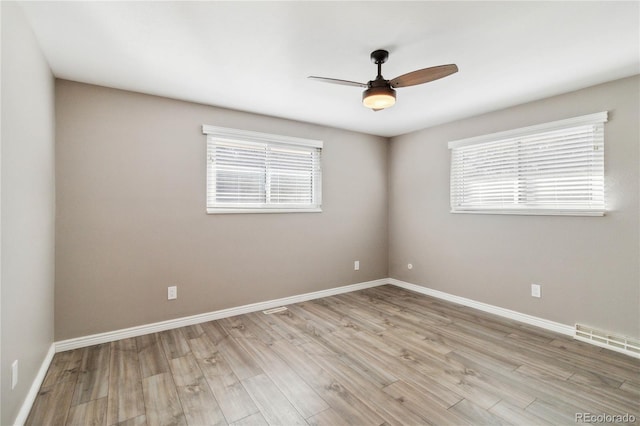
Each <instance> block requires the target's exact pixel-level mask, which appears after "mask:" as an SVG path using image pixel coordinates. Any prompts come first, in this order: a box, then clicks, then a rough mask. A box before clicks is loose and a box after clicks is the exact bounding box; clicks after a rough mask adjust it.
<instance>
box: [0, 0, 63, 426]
mask: <svg viewBox="0 0 640 426" xmlns="http://www.w3.org/2000/svg"><path fill="white" fill-rule="evenodd" d="M0 7H1V8H2V9H1V10H2V132H1V133H2V160H1V171H2V177H1V182H2V190H1V193H2V201H1V206H2V208H1V212H0V214H1V217H2V223H1V229H2V248H1V262H0V263H1V271H2V272H1V278H2V281H1V284H2V285H1V288H0V291H1V293H2V294H1V298H2V303H1V305H2V307H1V309H0V311H1V316H2V321H1V324H2V327H1V328H2V337H1V346H2V356H1V359H2V361H1V364H2V365H1V368H2V369H1V384H2V387H1V392H2V398H1V399H2V401H1V406H2V416H1V419H0V422H1V423H2V424H3V425H8V424H12V423H13V421H14V419H15V417H16V415H17V413H18V410H19V409H20V406H21V405H22V402H23V401H24V399H25V397H26V395H27V392H28V391H29V388H30V386H31V384H32V383H33V380H34V378H35V376H36V374H37V372H38V369H39V368H40V366H41V364H42V361H43V360H44V358H45V355H46V353H47V351H48V350H49V348H50V346H51V344H52V343H53V288H54V254H53V251H54V213H55V204H54V200H55V199H54V196H55V188H54V184H55V183H54V112H53V105H54V100H53V96H54V81H53V77H52V75H51V72H50V71H49V67H48V65H47V63H46V61H45V59H44V57H43V56H42V54H41V52H40V49H39V47H38V45H37V43H36V40H35V37H34V35H33V34H32V32H31V29H30V28H29V25H28V24H27V22H26V20H25V18H24V15H23V14H22V10H21V9H20V8H19V7H18V6H17V5H16V4H15V3H12V2H2V3H1V4H0ZM16 359H17V360H18V361H19V367H20V368H19V370H20V371H19V375H18V377H19V382H18V386H17V387H16V388H15V389H14V390H11V363H12V362H13V361H14V360H16Z"/></svg>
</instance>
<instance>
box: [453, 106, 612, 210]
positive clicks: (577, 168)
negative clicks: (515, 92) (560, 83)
mask: <svg viewBox="0 0 640 426" xmlns="http://www.w3.org/2000/svg"><path fill="white" fill-rule="evenodd" d="M606 121H607V112H606V111H605V112H601V113H597V114H591V115H586V116H582V117H575V118H571V119H567V120H561V121H555V122H553V123H547V124H541V125H537V126H531V127H527V128H523V129H517V130H511V131H506V132H501V133H495V134H492V135H486V136H479V137H475V138H470V139H464V140H459V141H453V142H449V149H451V182H450V184H451V212H452V213H503V214H549V215H563V214H564V215H585V216H601V215H603V214H604V211H605V203H604V123H605V122H606Z"/></svg>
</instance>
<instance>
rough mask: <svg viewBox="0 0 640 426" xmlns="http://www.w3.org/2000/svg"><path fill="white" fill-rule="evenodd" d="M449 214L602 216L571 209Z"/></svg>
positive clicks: (483, 211)
mask: <svg viewBox="0 0 640 426" xmlns="http://www.w3.org/2000/svg"><path fill="white" fill-rule="evenodd" d="M450 213H456V214H458V213H460V214H510V215H527V216H604V215H605V212H604V211H603V210H571V209H553V210H543V209H535V210H533V209H531V210H526V209H522V210H513V209H512V210H509V209H504V210H502V209H501V210H451V211H450Z"/></svg>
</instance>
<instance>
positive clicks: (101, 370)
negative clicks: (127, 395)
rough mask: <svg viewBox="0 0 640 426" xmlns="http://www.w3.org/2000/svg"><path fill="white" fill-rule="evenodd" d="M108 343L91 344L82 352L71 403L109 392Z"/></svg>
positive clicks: (89, 399)
mask: <svg viewBox="0 0 640 426" xmlns="http://www.w3.org/2000/svg"><path fill="white" fill-rule="evenodd" d="M110 353H111V346H110V344H109V343H105V344H102V345H96V346H91V347H89V348H87V350H86V351H85V352H84V356H83V358H82V363H81V365H80V373H79V375H78V380H77V383H76V388H75V391H74V392H73V399H72V401H71V405H78V404H83V403H85V402H89V401H92V400H94V399H98V398H104V397H106V396H107V394H108V392H109V358H110Z"/></svg>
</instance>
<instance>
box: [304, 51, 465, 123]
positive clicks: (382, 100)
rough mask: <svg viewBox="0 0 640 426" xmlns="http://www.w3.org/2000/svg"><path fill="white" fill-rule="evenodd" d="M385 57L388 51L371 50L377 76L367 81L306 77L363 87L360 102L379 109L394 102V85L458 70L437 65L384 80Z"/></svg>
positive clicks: (418, 82)
mask: <svg viewBox="0 0 640 426" xmlns="http://www.w3.org/2000/svg"><path fill="white" fill-rule="evenodd" d="M387 59H389V52H387V51H386V50H376V51H373V52H371V61H372V62H373V63H374V64H376V65H378V76H377V77H376V78H375V80H371V81H369V82H368V83H358V82H357V81H348V80H339V79H336V78H326V77H316V76H309V77H308V78H311V79H313V80H317V81H323V82H325V83H333V84H342V85H344V86H357V87H364V88H366V89H367V90H365V91H364V92H363V93H362V104H363V105H364V106H366V107H367V108H371V109H372V110H374V111H380V110H382V109H385V108H389V107H391V106H393V105H394V104H395V103H396V91H395V90H394V88H395V87H408V86H415V85H417V84H423V83H428V82H430V81H433V80H437V79H439V78H443V77H446V76H448V75H451V74H453V73H456V72H458V66H457V65H456V64H449V65H439V66H435V67H429V68H423V69H421V70H417V71H412V72H410V73H407V74H403V75H401V76H400V77H396V78H394V79H393V80H385V79H384V77H382V64H384V63H385V62H387Z"/></svg>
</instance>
